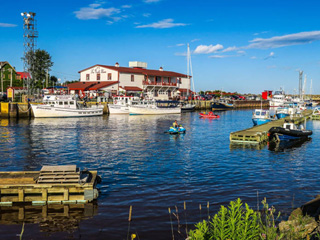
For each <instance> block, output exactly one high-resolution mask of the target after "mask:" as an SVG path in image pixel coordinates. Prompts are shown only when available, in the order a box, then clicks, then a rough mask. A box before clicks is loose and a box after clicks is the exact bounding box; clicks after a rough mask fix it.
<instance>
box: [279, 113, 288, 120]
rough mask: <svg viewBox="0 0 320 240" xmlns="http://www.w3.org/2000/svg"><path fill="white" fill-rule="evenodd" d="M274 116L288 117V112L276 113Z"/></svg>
mask: <svg viewBox="0 0 320 240" xmlns="http://www.w3.org/2000/svg"><path fill="white" fill-rule="evenodd" d="M276 116H277V118H278V119H281V118H285V117H288V116H289V114H288V113H276Z"/></svg>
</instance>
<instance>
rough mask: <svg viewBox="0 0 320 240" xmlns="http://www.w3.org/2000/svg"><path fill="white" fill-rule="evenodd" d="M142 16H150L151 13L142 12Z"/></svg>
mask: <svg viewBox="0 0 320 240" xmlns="http://www.w3.org/2000/svg"><path fill="white" fill-rule="evenodd" d="M142 16H144V17H150V16H151V13H144V14H142Z"/></svg>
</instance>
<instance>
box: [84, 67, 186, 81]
mask: <svg viewBox="0 0 320 240" xmlns="http://www.w3.org/2000/svg"><path fill="white" fill-rule="evenodd" d="M96 66H99V67H104V68H108V69H111V70H114V71H118V72H120V73H134V74H142V75H148V76H159V77H185V78H186V77H187V75H185V74H181V73H177V72H171V71H159V70H151V69H150V70H149V69H144V68H129V67H115V66H107V65H100V64H96V65H94V66H92V67H89V68H86V69H83V70H81V71H79V73H81V72H83V71H85V70H88V69H90V68H93V67H96Z"/></svg>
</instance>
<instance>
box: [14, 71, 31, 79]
mask: <svg viewBox="0 0 320 240" xmlns="http://www.w3.org/2000/svg"><path fill="white" fill-rule="evenodd" d="M17 74H19V75H20V76H21V78H22V79H26V78H31V77H30V73H28V72H17Z"/></svg>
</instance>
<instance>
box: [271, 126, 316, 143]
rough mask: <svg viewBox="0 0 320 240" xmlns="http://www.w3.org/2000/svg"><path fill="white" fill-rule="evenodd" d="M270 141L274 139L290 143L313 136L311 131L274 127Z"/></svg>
mask: <svg viewBox="0 0 320 240" xmlns="http://www.w3.org/2000/svg"><path fill="white" fill-rule="evenodd" d="M269 135H270V136H269V139H270V140H273V139H274V138H279V140H280V141H290V140H297V139H303V138H308V137H309V136H310V135H312V131H311V130H292V129H286V128H282V127H272V128H270V130H269Z"/></svg>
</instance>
